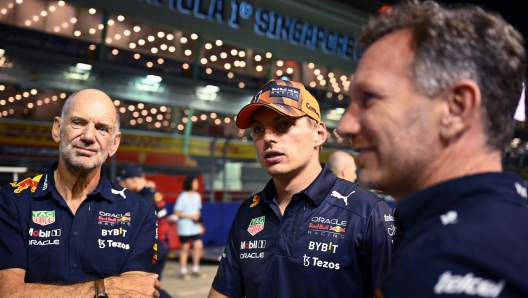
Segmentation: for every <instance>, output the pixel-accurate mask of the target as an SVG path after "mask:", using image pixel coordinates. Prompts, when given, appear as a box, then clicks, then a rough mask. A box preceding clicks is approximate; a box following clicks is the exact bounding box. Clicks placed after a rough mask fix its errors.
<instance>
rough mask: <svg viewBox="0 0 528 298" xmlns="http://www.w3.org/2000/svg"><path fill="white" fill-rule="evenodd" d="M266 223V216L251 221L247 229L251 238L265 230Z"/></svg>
mask: <svg viewBox="0 0 528 298" xmlns="http://www.w3.org/2000/svg"><path fill="white" fill-rule="evenodd" d="M264 221H266V217H265V216H261V217H255V218H253V219H252V220H251V222H250V223H249V227H248V229H247V231H248V232H249V233H250V234H251V236H255V235H256V234H257V233H258V232H260V231H262V230H264Z"/></svg>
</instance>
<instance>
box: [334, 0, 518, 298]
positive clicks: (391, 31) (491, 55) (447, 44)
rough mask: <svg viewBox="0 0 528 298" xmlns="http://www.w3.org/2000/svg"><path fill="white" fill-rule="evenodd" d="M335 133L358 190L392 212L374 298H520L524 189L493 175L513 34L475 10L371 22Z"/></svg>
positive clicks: (501, 142) (437, 9) (415, 11)
mask: <svg viewBox="0 0 528 298" xmlns="http://www.w3.org/2000/svg"><path fill="white" fill-rule="evenodd" d="M360 42H361V44H363V45H365V46H368V48H367V50H366V52H365V54H364V56H363V57H362V58H361V61H360V62H359V64H358V67H357V69H356V73H355V74H354V78H353V80H352V82H351V84H350V90H351V97H352V101H351V104H350V106H349V107H348V109H347V111H346V112H345V114H344V115H343V118H342V119H341V122H340V124H339V126H338V133H339V134H340V135H341V136H343V137H349V138H350V140H351V141H352V144H353V147H354V150H355V151H358V152H359V153H360V154H359V156H358V157H357V159H356V160H357V162H358V165H359V169H360V171H359V177H360V180H361V183H362V184H363V185H365V186H366V187H372V188H377V189H382V190H384V191H387V192H388V193H389V194H391V195H392V196H394V198H395V199H396V202H397V204H398V208H397V209H396V214H395V220H396V223H397V224H398V233H397V234H396V238H395V240H394V258H393V261H392V264H391V267H390V270H389V272H388V273H387V275H386V276H385V277H384V278H383V281H382V283H381V291H380V295H378V296H379V297H385V298H391V297H405V298H407V297H440V296H441V297H528V254H527V251H528V209H527V208H526V197H527V195H526V187H525V183H524V181H523V180H522V179H521V178H520V177H518V176H516V175H514V174H512V173H502V165H501V157H502V156H503V152H504V149H505V148H506V146H508V145H509V143H510V142H511V138H512V134H513V129H514V126H515V123H514V120H513V115H514V112H515V109H516V106H517V103H518V101H519V97H520V96H521V92H522V82H523V80H524V73H525V71H526V70H525V63H526V53H525V49H524V46H523V45H524V42H523V38H522V36H521V35H520V34H519V33H518V32H517V31H516V30H515V29H513V27H512V26H511V25H510V24H508V23H507V22H505V21H504V19H503V18H502V17H501V16H500V15H498V14H496V13H490V12H486V11H484V10H483V9H481V8H479V7H475V6H467V7H461V8H457V9H446V8H442V7H441V6H439V5H438V4H437V3H435V2H432V1H426V2H423V3H421V2H417V1H416V2H412V3H411V2H409V3H407V4H404V5H401V6H396V7H394V8H393V9H389V10H388V11H386V12H384V13H381V14H380V15H379V16H377V17H376V18H374V19H372V20H371V21H370V22H369V23H368V25H367V26H366V27H365V28H364V29H363V33H362V36H361V38H360Z"/></svg>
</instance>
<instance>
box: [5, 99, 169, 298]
mask: <svg viewBox="0 0 528 298" xmlns="http://www.w3.org/2000/svg"><path fill="white" fill-rule="evenodd" d="M52 136H53V139H54V140H55V141H56V142H59V151H60V156H59V161H58V163H55V164H54V165H53V166H52V168H51V169H50V170H49V171H48V172H47V173H45V174H43V175H38V176H36V177H34V178H27V179H24V180H22V181H20V182H13V183H11V185H8V186H6V187H3V188H2V189H1V190H0V256H1V259H2V261H1V262H0V293H2V295H1V296H5V297H93V296H94V293H95V296H96V297H107V295H109V296H110V297H158V296H159V293H158V291H157V289H159V286H160V284H159V281H158V280H157V275H156V274H154V273H151V272H156V265H155V264H156V258H157V255H156V251H155V249H156V247H155V245H154V244H155V243H156V219H157V218H156V214H155V207H154V203H153V202H148V201H146V200H144V199H142V198H141V197H139V196H137V195H136V194H134V193H132V192H130V191H128V190H125V189H124V188H123V187H121V186H119V185H117V184H115V183H112V182H110V180H108V178H107V177H106V176H105V174H104V172H103V171H102V169H101V165H102V164H103V162H104V161H105V160H106V159H107V158H108V157H109V156H112V155H113V154H115V152H116V151H117V148H118V146H119V142H120V137H121V133H120V132H119V114H118V112H117V111H116V109H115V107H114V105H113V103H112V100H111V99H110V98H109V97H108V96H107V95H106V94H104V93H103V92H101V91H99V90H94V89H87V90H83V91H80V92H77V93H74V94H72V95H71V96H70V97H69V98H68V99H67V100H66V102H65V103H64V107H63V109H62V113H61V116H60V117H55V119H54V122H53V128H52ZM94 281H95V282H94ZM105 291H106V293H105Z"/></svg>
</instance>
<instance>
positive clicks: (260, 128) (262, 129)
mask: <svg viewBox="0 0 528 298" xmlns="http://www.w3.org/2000/svg"><path fill="white" fill-rule="evenodd" d="M263 131H264V128H262V126H255V127H253V133H261V132H263Z"/></svg>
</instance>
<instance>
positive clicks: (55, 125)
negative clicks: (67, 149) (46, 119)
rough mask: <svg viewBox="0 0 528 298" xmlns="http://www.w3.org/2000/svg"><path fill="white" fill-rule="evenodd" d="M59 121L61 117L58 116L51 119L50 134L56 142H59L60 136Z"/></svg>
mask: <svg viewBox="0 0 528 298" xmlns="http://www.w3.org/2000/svg"><path fill="white" fill-rule="evenodd" d="M60 123H61V118H60V117H55V118H54V119H53V127H52V128H51V136H52V137H53V140H54V141H55V142H56V143H58V142H60V138H61V133H60V130H61V127H60Z"/></svg>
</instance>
